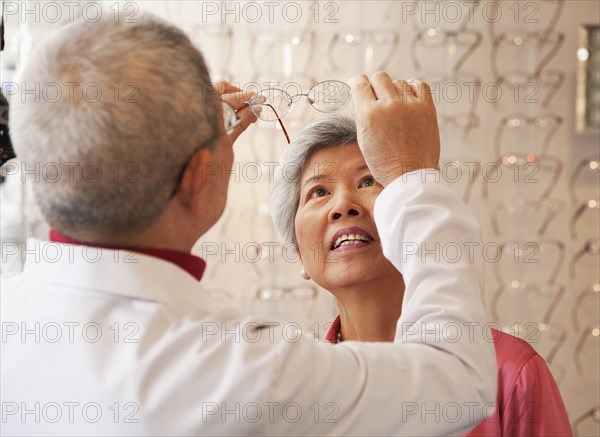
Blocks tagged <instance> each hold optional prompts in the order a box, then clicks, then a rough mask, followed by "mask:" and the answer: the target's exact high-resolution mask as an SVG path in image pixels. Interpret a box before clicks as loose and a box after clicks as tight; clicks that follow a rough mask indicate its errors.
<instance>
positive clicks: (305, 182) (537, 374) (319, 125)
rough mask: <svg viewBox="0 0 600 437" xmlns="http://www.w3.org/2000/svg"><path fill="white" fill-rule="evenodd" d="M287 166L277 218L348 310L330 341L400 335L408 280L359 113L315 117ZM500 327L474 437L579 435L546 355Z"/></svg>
mask: <svg viewBox="0 0 600 437" xmlns="http://www.w3.org/2000/svg"><path fill="white" fill-rule="evenodd" d="M280 164H281V165H280V166H279V168H280V169H281V172H280V173H279V174H278V176H277V178H276V179H275V181H274V184H273V187H272V192H271V194H272V196H271V202H272V215H273V221H274V223H275V225H276V226H277V228H278V229H279V231H280V232H281V234H282V235H283V237H284V238H285V240H286V241H287V242H291V243H293V244H295V246H296V247H297V249H298V253H299V254H300V256H301V259H302V264H303V270H302V273H301V274H302V276H303V277H304V279H306V280H309V279H311V278H312V280H314V281H315V282H316V283H317V284H318V285H320V286H321V287H323V288H325V289H326V290H328V291H329V292H330V293H332V294H333V295H334V296H335V298H336V300H337V305H338V309H339V316H338V317H337V318H336V319H335V321H334V322H333V324H332V325H331V328H330V329H329V331H328V332H327V335H326V338H325V340H326V341H328V342H331V343H339V342H342V341H348V340H357V341H371V342H388V341H392V340H393V339H394V335H395V332H396V322H397V320H398V318H399V316H400V313H401V312H402V300H403V295H404V290H405V285H404V281H403V278H402V274H401V273H400V272H399V271H398V270H396V268H395V267H394V266H393V265H392V263H391V262H390V261H388V260H387V259H386V258H385V256H384V254H383V252H382V247H381V242H380V238H379V232H378V229H377V227H376V225H375V221H374V214H373V210H374V204H375V199H376V198H377V196H378V195H379V193H380V192H381V191H382V189H383V187H382V186H381V185H380V184H379V183H378V182H377V181H376V180H375V179H374V178H373V176H372V175H371V172H370V171H369V168H368V166H367V165H366V163H365V159H364V157H363V155H362V153H361V150H360V148H359V146H358V143H357V132H356V124H355V122H354V120H353V119H351V118H348V117H344V116H337V115H329V116H326V117H324V118H320V119H317V120H315V121H313V122H312V123H310V124H309V125H307V126H306V127H305V128H304V129H303V130H302V131H301V132H300V133H299V134H298V135H297V136H296V137H295V138H294V140H293V141H292V144H290V146H289V147H288V149H286V151H285V152H284V154H283V156H282V159H281V162H280ZM290 169H296V172H295V174H294V172H290ZM440 310H442V309H440ZM493 334H494V335H493V338H494V346H495V349H496V356H497V364H498V392H497V399H496V401H497V408H496V412H495V414H494V415H493V416H491V417H490V418H488V419H487V420H485V421H484V422H482V423H481V424H480V425H479V426H478V427H477V428H475V429H474V430H473V431H472V432H471V433H470V434H469V435H470V436H475V435H478V436H500V435H505V436H508V435H510V436H522V437H526V436H528V437H529V436H537V435H553V436H558V435H560V436H563V435H565V436H569V435H571V428H570V425H569V421H568V417H567V414H566V411H565V407H564V404H563V401H562V398H561V396H560V393H559V391H558V388H557V386H556V383H555V381H554V379H553V377H552V375H551V373H550V371H549V369H548V367H547V365H546V363H545V362H544V360H543V359H542V358H541V357H540V356H539V355H538V354H537V353H536V352H535V351H534V350H533V348H531V346H529V345H528V344H527V343H526V342H524V341H522V340H520V339H518V338H516V337H513V336H511V335H509V334H505V333H501V332H499V331H493Z"/></svg>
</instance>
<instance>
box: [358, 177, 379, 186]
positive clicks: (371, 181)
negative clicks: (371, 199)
mask: <svg viewBox="0 0 600 437" xmlns="http://www.w3.org/2000/svg"><path fill="white" fill-rule="evenodd" d="M360 185H361V186H363V187H372V186H373V185H377V181H376V180H375V178H374V177H373V176H367V177H365V178H364V179H363V180H362V181H361V183H360Z"/></svg>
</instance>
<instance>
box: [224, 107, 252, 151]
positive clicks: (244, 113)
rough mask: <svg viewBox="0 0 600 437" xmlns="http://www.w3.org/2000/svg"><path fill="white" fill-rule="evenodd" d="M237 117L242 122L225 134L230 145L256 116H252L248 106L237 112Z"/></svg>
mask: <svg viewBox="0 0 600 437" xmlns="http://www.w3.org/2000/svg"><path fill="white" fill-rule="evenodd" d="M237 115H238V117H240V119H241V120H242V121H241V122H240V124H238V125H237V126H236V127H234V128H233V129H232V130H231V132H229V133H228V134H227V137H228V138H229V139H230V141H231V142H232V143H233V142H235V141H236V140H237V139H238V137H239V136H240V135H241V134H242V133H243V132H244V131H245V130H246V129H247V128H248V126H250V125H251V124H252V123H254V122H256V120H257V118H256V115H254V113H253V112H252V111H251V110H250V108H249V107H248V106H245V107H243V108H242V109H240V110H239V111H237Z"/></svg>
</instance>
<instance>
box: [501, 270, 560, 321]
mask: <svg viewBox="0 0 600 437" xmlns="http://www.w3.org/2000/svg"><path fill="white" fill-rule="evenodd" d="M564 294H565V287H564V286H562V285H559V284H553V285H548V284H529V283H526V282H523V281H512V282H511V284H508V285H505V286H501V287H499V288H498V289H497V290H496V293H495V294H494V297H493V298H492V301H491V302H490V307H491V310H492V316H493V318H494V320H502V319H503V318H506V317H505V316H506V315H510V318H511V320H512V321H513V323H521V324H525V323H527V322H528V321H530V320H537V321H538V322H542V323H549V322H550V320H551V319H552V315H553V314H554V311H555V310H556V307H557V306H558V304H559V302H560V301H561V299H562V298H563V296H564Z"/></svg>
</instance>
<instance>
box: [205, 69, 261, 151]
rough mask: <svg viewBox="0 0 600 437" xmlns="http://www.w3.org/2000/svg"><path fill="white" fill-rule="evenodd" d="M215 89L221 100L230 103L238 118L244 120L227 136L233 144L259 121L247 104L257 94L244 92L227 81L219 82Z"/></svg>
mask: <svg viewBox="0 0 600 437" xmlns="http://www.w3.org/2000/svg"><path fill="white" fill-rule="evenodd" d="M214 87H215V90H216V92H217V93H218V95H219V96H220V97H221V99H222V100H224V101H225V102H227V103H229V104H230V105H231V106H232V107H233V109H235V110H236V113H237V115H238V117H239V118H240V119H241V120H242V122H241V123H240V124H238V125H237V126H236V127H235V128H234V129H232V130H231V132H229V134H228V135H227V136H228V138H229V139H230V140H231V143H232V144H233V142H235V140H237V139H238V137H239V136H240V135H241V134H242V133H243V132H244V131H245V130H246V129H247V128H248V126H250V125H251V124H252V123H254V122H255V121H256V120H257V118H256V115H254V114H253V113H252V112H251V111H250V107H249V106H248V104H247V103H246V102H248V100H250V98H251V97H252V96H253V95H254V94H255V93H254V92H252V91H245V92H244V91H242V90H241V89H239V88H237V87H235V86H233V85H232V84H230V83H229V82H225V81H219V82H217V83H216V84H215V85H214Z"/></svg>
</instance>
